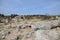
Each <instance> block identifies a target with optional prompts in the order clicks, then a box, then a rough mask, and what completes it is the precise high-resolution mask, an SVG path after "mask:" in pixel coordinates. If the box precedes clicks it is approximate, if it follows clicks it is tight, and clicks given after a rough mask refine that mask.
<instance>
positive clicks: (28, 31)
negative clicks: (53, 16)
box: [0, 20, 60, 40]
mask: <svg viewBox="0 0 60 40" xmlns="http://www.w3.org/2000/svg"><path fill="white" fill-rule="evenodd" d="M0 40H60V20H44V21H33V22H32V21H27V22H26V23H25V22H21V21H20V22H13V23H0Z"/></svg>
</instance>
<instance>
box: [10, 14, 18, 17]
mask: <svg viewBox="0 0 60 40" xmlns="http://www.w3.org/2000/svg"><path fill="white" fill-rule="evenodd" d="M15 16H18V15H17V14H11V15H10V17H11V18H14V17H15Z"/></svg>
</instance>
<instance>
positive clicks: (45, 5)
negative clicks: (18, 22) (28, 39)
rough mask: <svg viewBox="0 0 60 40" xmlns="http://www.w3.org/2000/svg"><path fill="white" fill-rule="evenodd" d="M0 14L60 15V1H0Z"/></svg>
mask: <svg viewBox="0 0 60 40" xmlns="http://www.w3.org/2000/svg"><path fill="white" fill-rule="evenodd" d="M0 13H3V14H5V15H9V14H12V13H13V14H14V13H16V14H19V15H26V14H28V15H29V14H49V15H59V14H60V0H0Z"/></svg>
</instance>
